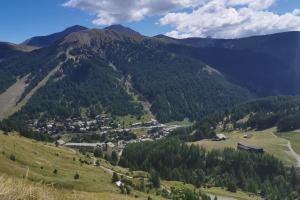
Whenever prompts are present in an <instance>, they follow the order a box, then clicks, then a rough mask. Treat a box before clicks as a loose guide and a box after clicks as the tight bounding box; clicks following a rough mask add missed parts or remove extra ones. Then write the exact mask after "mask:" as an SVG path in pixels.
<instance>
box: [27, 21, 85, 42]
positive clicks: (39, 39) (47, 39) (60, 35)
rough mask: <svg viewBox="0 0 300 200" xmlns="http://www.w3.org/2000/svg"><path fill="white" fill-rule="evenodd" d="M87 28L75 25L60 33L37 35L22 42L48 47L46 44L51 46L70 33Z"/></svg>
mask: <svg viewBox="0 0 300 200" xmlns="http://www.w3.org/2000/svg"><path fill="white" fill-rule="evenodd" d="M86 29H87V28H85V27H83V26H78V25H75V26H72V27H69V28H67V29H65V30H64V31H61V32H58V33H54V34H51V35H47V36H37V37H33V38H30V39H28V40H26V41H24V42H23V43H22V44H24V45H30V46H36V47H46V46H50V45H51V44H53V43H55V42H56V41H58V40H59V39H62V38H64V37H65V36H67V35H69V34H70V33H74V32H78V31H82V30H86Z"/></svg>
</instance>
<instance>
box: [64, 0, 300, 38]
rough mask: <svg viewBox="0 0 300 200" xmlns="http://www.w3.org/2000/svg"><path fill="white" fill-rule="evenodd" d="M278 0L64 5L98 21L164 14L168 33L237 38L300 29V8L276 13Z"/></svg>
mask: <svg viewBox="0 0 300 200" xmlns="http://www.w3.org/2000/svg"><path fill="white" fill-rule="evenodd" d="M275 4H276V0H68V1H67V2H66V3H65V4H64V6H66V7H71V8H79V9H81V10H84V11H87V12H89V13H92V14H94V15H96V19H95V20H94V21H93V23H94V24H96V25H111V24H115V23H122V22H128V21H141V20H143V19H145V17H147V16H161V19H160V20H159V24H161V25H168V26H171V27H173V30H172V31H170V32H168V33H167V35H169V36H172V37H177V38H183V37H208V36H210V37H216V38H236V37H244V36H250V35H258V34H269V33H275V32H281V31H293V30H300V10H299V9H295V10H294V11H291V12H289V13H284V14H276V13H274V12H271V11H270V8H271V7H272V6H273V5H275Z"/></svg>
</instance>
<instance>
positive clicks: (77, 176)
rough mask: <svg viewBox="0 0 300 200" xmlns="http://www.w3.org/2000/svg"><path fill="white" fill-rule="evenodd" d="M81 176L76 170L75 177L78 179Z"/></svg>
mask: <svg viewBox="0 0 300 200" xmlns="http://www.w3.org/2000/svg"><path fill="white" fill-rule="evenodd" d="M79 178H80V176H79V174H78V172H76V174H75V175H74V179H75V180H78V179H79Z"/></svg>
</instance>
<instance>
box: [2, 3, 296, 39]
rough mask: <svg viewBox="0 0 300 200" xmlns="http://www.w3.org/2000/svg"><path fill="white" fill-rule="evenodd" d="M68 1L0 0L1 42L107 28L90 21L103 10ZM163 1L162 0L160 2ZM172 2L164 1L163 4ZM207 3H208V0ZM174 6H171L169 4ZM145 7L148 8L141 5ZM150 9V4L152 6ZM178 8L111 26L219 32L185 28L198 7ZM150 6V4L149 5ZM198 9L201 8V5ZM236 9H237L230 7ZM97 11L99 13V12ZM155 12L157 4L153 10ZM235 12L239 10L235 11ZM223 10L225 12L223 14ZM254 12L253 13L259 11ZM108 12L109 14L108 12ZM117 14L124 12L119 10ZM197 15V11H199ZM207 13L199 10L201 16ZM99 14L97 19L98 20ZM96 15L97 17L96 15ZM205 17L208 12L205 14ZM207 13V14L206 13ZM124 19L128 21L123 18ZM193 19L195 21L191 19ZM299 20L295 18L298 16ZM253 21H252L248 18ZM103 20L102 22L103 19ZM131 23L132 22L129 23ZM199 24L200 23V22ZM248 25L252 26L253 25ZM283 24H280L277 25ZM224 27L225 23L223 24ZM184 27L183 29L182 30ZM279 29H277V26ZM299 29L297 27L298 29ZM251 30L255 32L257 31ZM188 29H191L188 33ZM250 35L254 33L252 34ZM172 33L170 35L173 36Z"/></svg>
mask: <svg viewBox="0 0 300 200" xmlns="http://www.w3.org/2000/svg"><path fill="white" fill-rule="evenodd" d="M67 1H68V0H1V1H0V24H1V31H0V41H8V42H13V43H20V42H22V41H24V40H25V39H28V38H30V37H32V36H37V35H46V34H50V33H53V32H58V31H61V30H63V29H65V28H66V27H69V26H72V25H75V24H78V25H83V26H86V27H90V28H91V27H99V28H102V27H104V26H106V24H105V23H103V22H101V23H98V24H97V25H96V24H95V22H94V23H93V20H95V19H97V18H103V16H102V15H101V13H103V9H105V8H102V7H101V8H99V9H98V8H95V10H87V9H85V7H82V5H81V4H79V3H80V2H81V3H82V2H84V1H85V0H73V1H74V2H75V3H74V2H73V4H72V6H67V7H66V6H62V5H63V4H64V3H66V2H67ZM87 1H88V2H89V3H92V2H93V0H87ZM97 1H98V2H99V1H101V0H95V1H94V2H97ZM161 1H163V0H161ZM168 1H171V0H166V2H168ZM208 1H209V0H208ZM212 1H218V0H212ZM78 2H79V3H78ZM112 2H113V1H112ZM194 2H195V1H194ZM172 5H173V4H172ZM143 6H145V7H146V6H148V5H143ZM151 6H152V5H151ZM176 6H177V7H174V8H173V7H172V8H170V10H164V11H163V12H161V13H160V12H158V11H156V10H154V9H153V8H152V7H151V9H152V10H153V11H152V13H151V12H148V13H146V14H143V16H142V18H141V19H136V18H133V17H132V16H127V15H126V16H125V17H124V18H125V20H124V21H123V20H120V19H119V18H116V19H115V21H114V23H121V24H123V25H125V26H129V27H131V28H133V29H135V30H137V31H138V32H140V33H142V34H144V35H150V36H151V35H156V34H161V33H162V34H165V33H167V34H169V35H171V36H178V37H181V36H182V37H184V36H200V37H201V36H209V35H208V34H211V33H215V32H216V30H217V28H218V29H220V27H214V26H215V25H214V24H211V25H210V26H211V27H212V28H211V29H210V27H202V26H199V25H195V24H197V23H193V24H190V25H189V26H188V27H187V28H186V29H187V30H183V29H185V28H184V26H183V23H185V21H182V22H180V18H178V20H177V18H176V17H180V16H181V14H182V13H184V12H187V13H191V12H192V10H196V9H198V7H199V6H198V7H192V6H194V5H184V6H183V5H179V6H178V5H176ZM149 7H150V5H149ZM200 7H201V6H200ZM242 7H249V5H242ZM233 8H236V7H233ZM298 8H300V1H298V0H277V1H276V2H275V3H273V4H272V5H271V6H269V7H268V8H267V9H265V10H264V11H263V12H272V13H274V14H277V15H283V14H285V13H291V12H292V11H293V10H295V9H298ZM97 9H98V10H99V11H98V10H97ZM126 9H132V10H133V11H134V9H136V7H134V5H133V7H129V8H126ZM155 9H157V5H156V7H155ZM236 9H238V8H236ZM225 11H226V10H224V12H225ZM260 11H261V10H259V11H257V10H256V11H255V12H260ZM108 12H109V11H108ZM120 12H121V13H120V14H124V13H122V12H123V11H120ZM169 12H174V13H176V15H172V16H171V15H168V13H169ZM199 12H200V9H199ZM203 12H206V11H203V10H201V13H203ZM99 13H100V15H101V16H100V17H99ZM97 14H98V17H97V16H96V15H97ZM205 14H207V13H205ZM208 14H209V13H208ZM211 14H212V15H210V16H216V19H218V18H217V17H218V16H217V13H216V14H214V13H211ZM111 16H112V15H111V13H108V17H111ZM126 17H127V18H126ZM186 17H187V18H186V20H187V21H193V20H195V22H197V20H200V19H198V18H197V15H193V16H192V15H191V16H189V15H188V16H186ZM193 17H194V18H193ZM297 17H298V16H297ZM251 20H252V21H253V20H254V19H251ZM290 20H294V21H295V22H298V18H296V16H295V17H293V18H292V19H290ZM102 21H103V20H102ZM132 21H133V22H132ZM199 23H201V21H199ZM253 23H254V22H253ZM253 23H251V25H252V24H253ZM279 23H283V22H279ZM299 23H300V17H299ZM224 24H225V22H224ZM237 25H239V26H238V28H239V29H236V30H240V28H241V27H242V26H246V24H242V25H241V24H237ZM237 25H235V26H234V27H233V26H230V27H228V26H226V27H225V26H224V30H227V29H228V30H229V29H230V30H233V29H235V28H236V27H237ZM182 27H183V28H182ZM278 27H279V26H278ZM299 27H300V26H299ZM197 28H198V29H199V30H201V29H205V31H206V32H204V31H202V32H201V31H197ZM259 28H260V29H261V30H256V31H255V32H253V31H249V30H248V31H247V32H245V31H241V32H237V31H234V32H232V31H227V32H226V33H225V31H223V32H220V33H218V34H217V33H216V34H215V35H213V36H215V37H231V35H232V37H239V36H247V35H249V34H256V33H257V34H260V33H261V34H263V33H269V32H264V31H263V29H266V27H259ZM259 28H254V29H259ZM189 29H190V30H189ZM277 29H278V32H279V31H288V30H290V29H291V30H298V25H297V26H293V27H285V28H284V29H282V28H281V26H280V28H277ZM277 29H276V27H275V28H273V29H272V30H270V31H271V32H270V33H272V32H276V31H277ZM252 32H253V33H252ZM172 34H173V35H172Z"/></svg>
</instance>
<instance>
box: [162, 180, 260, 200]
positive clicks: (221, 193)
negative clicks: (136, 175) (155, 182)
mask: <svg viewBox="0 0 300 200" xmlns="http://www.w3.org/2000/svg"><path fill="white" fill-rule="evenodd" d="M162 184H163V186H165V187H167V188H171V187H174V188H177V189H183V188H188V189H191V190H198V189H196V188H195V187H194V186H193V185H190V184H184V183H182V182H178V181H163V182H162ZM200 190H201V191H202V192H204V193H206V194H209V195H210V196H211V197H212V198H214V197H215V196H217V198H218V200H260V199H261V198H259V197H257V196H254V195H250V194H247V193H245V192H242V191H237V192H235V193H232V192H229V191H226V190H225V189H222V188H217V187H212V188H201V189H200Z"/></svg>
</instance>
